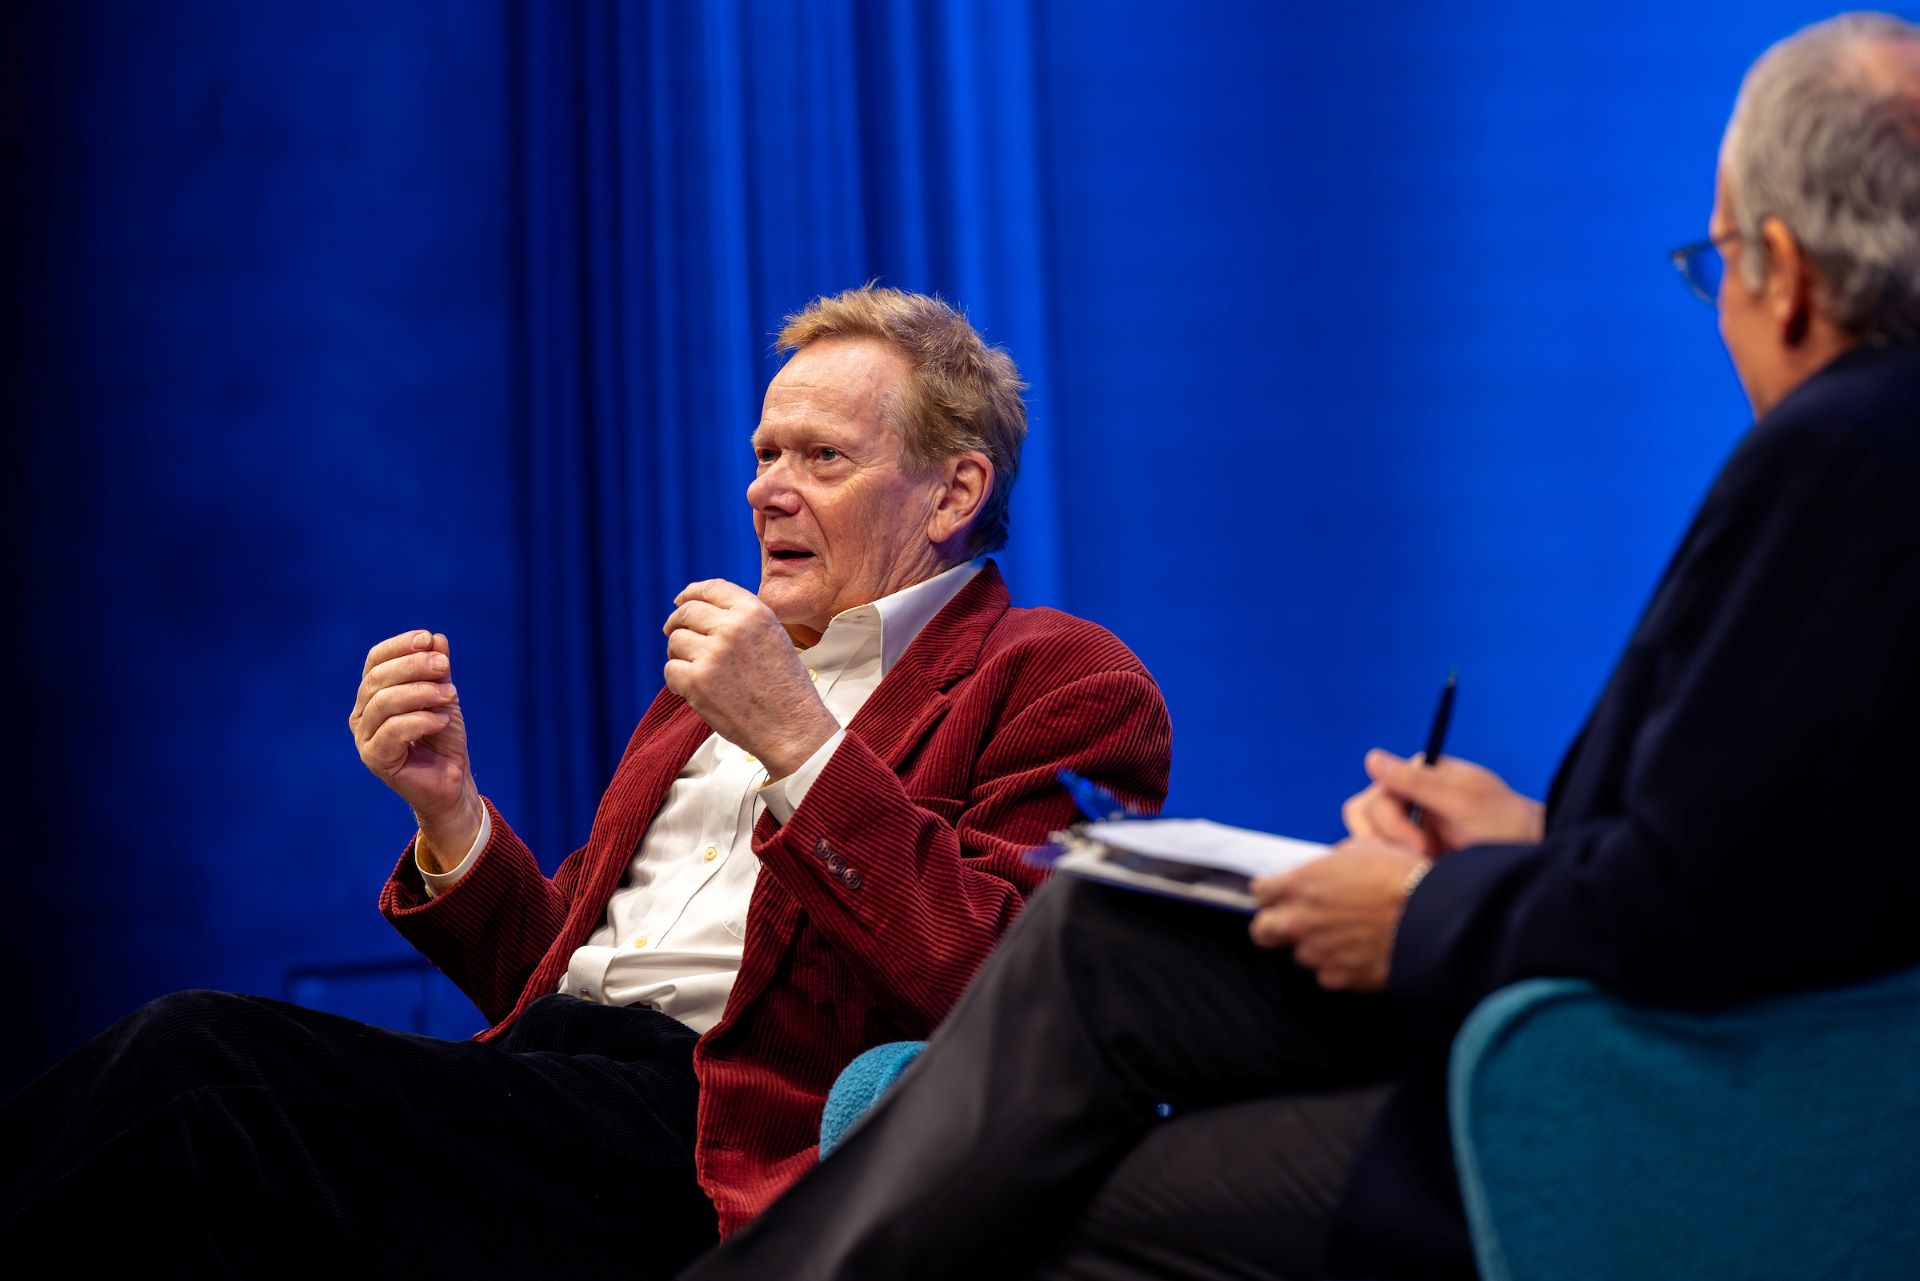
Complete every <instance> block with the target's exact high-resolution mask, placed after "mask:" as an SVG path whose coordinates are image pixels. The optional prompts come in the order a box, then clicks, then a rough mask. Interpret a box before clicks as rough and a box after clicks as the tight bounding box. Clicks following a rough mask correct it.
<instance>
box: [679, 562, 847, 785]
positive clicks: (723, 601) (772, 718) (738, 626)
mask: <svg viewBox="0 0 1920 1281" xmlns="http://www.w3.org/2000/svg"><path fill="white" fill-rule="evenodd" d="M673 603H674V605H675V606H676V607H677V608H675V610H674V611H673V613H672V614H670V615H668V616H667V621H666V622H665V623H664V624H663V625H662V626H661V628H660V630H661V631H663V632H665V633H666V634H667V667H666V679H667V688H668V689H670V690H672V691H673V692H674V693H676V694H678V695H679V696H680V697H682V698H684V699H686V700H687V702H688V703H690V704H691V705H692V706H693V710H694V711H696V712H698V713H699V714H700V719H701V720H703V721H705V722H706V723H707V724H708V726H709V727H711V728H712V729H713V731H714V732H715V733H716V734H718V735H720V737H722V738H724V739H726V740H727V741H728V742H729V743H732V744H734V745H735V746H737V747H740V748H743V749H745V750H746V751H748V752H751V753H752V754H753V755H755V756H757V757H759V758H760V759H761V760H762V761H764V762H765V763H766V766H767V773H768V775H769V776H770V777H772V778H776V779H779V778H785V777H786V776H787V775H789V774H791V773H793V772H794V771H795V770H797V769H799V768H800V767H801V766H802V765H804V764H806V762H807V758H808V757H810V756H812V755H813V754H814V752H816V751H818V750H819V748H820V745H821V744H823V743H825V742H826V741H827V740H828V739H830V738H832V737H833V736H834V735H835V734H836V733H838V732H839V730H840V723H839V722H838V721H836V720H834V718H833V713H832V712H829V711H828V710H827V706H826V704H825V703H823V702H821V701H820V695H819V693H818V692H817V691H816V690H815V689H814V688H813V682H812V681H811V680H809V679H808V677H807V669H806V668H805V667H804V666H803V665H802V664H801V662H800V657H799V655H798V654H796V653H795V652H794V648H793V640H792V638H791V637H789V636H788V635H787V632H786V629H785V628H784V627H782V626H781V625H780V620H779V619H777V618H775V617H774V615H773V611H772V610H771V609H769V608H767V604H766V602H765V601H763V600H761V599H760V598H759V597H758V596H755V595H754V594H753V593H752V592H750V591H748V590H747V589H746V588H744V587H741V586H739V585H738V584H735V583H729V582H727V581H726V580H725V579H723V578H709V579H706V580H705V581H703V582H698V583H689V584H687V586H686V588H685V589H684V590H683V591H682V592H681V593H680V594H679V595H678V596H676V597H674V598H673Z"/></svg>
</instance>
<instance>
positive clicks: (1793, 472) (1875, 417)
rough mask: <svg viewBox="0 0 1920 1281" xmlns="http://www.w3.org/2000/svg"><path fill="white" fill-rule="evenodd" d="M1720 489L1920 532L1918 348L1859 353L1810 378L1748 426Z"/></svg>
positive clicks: (1733, 495)
mask: <svg viewBox="0 0 1920 1281" xmlns="http://www.w3.org/2000/svg"><path fill="white" fill-rule="evenodd" d="M1723 482H1724V488H1725V490H1726V491H1727V496H1728V497H1731V498H1737V499H1749V500H1753V501H1758V502H1762V503H1764V504H1766V505H1767V506H1769V507H1772V508H1777V509H1780V510H1791V509H1793V508H1794V507H1795V506H1797V505H1802V504H1804V505H1809V506H1812V507H1821V508H1825V507H1833V508H1836V509H1838V510H1843V511H1845V512H1846V513H1847V514H1848V517H1849V519H1850V521H1851V522H1853V523H1872V524H1878V525H1882V526H1884V527H1886V528H1887V531H1888V532H1893V531H1894V530H1899V531H1901V532H1904V533H1913V532H1917V531H1920V504H1915V503H1914V502H1913V501H1912V495H1913V494H1914V493H1915V492H1917V491H1920V347H1903V348H1874V349H1864V350H1856V351H1853V352H1849V353H1847V354H1846V355H1844V356H1842V357H1840V358H1839V359H1838V360H1836V361H1835V362H1834V363H1833V364H1831V365H1829V366H1828V367H1827V368H1826V369H1823V370H1822V371H1820V372H1819V373H1817V374H1815V375H1814V376H1813V377H1812V378H1810V379H1808V380H1807V381H1806V382H1805V383H1804V384H1802V385H1801V386H1800V387H1798V388H1796V389H1795V390H1794V391H1793V392H1792V393H1791V394H1789V395H1788V396H1787V397H1786V398H1785V399H1784V400H1782V401H1781V402H1780V403H1779V404H1778V405H1777V406H1775V407H1774V409H1773V410H1772V412H1770V413H1768V414H1766V415H1765V416H1764V417H1762V418H1761V419H1760V421H1759V422H1757V423H1755V424H1754V427H1753V430H1752V431H1751V432H1749V433H1748V434H1747V437H1746V438H1745V439H1744V440H1742V441H1741V442H1740V444H1739V445H1738V446H1737V447H1736V448H1735V450H1734V452H1733V456H1732V457H1731V458H1729V460H1728V464H1727V468H1726V471H1725V474H1724V476H1723Z"/></svg>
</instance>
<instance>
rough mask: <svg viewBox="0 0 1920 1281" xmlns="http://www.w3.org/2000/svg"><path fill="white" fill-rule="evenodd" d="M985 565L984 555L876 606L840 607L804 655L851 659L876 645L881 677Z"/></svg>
mask: <svg viewBox="0 0 1920 1281" xmlns="http://www.w3.org/2000/svg"><path fill="white" fill-rule="evenodd" d="M984 563H985V560H984V558H976V559H974V560H970V561H965V562H963V563H961V564H959V565H955V566H954V567H953V568H952V569H949V570H945V571H943V572H941V573H938V574H935V575H934V576H933V577H932V578H926V579H922V580H921V581H919V582H917V583H915V584H914V585H913V586H911V587H903V588H901V589H900V590H899V591H897V592H894V593H893V594H892V595H890V596H882V597H881V598H880V599H879V600H877V601H874V602H873V603H872V604H868V605H856V606H854V607H853V608H852V609H847V610H842V611H841V612H839V613H838V614H835V615H834V616H833V620H832V621H831V622H829V623H828V624H827V630H826V631H825V632H822V633H821V635H820V639H819V640H818V641H816V642H815V643H814V644H813V646H812V648H810V649H808V650H806V651H804V653H805V654H806V655H807V656H808V657H809V658H810V659H814V660H824V661H835V660H838V661H851V660H853V659H854V658H855V657H857V656H859V655H861V654H863V653H866V652H868V651H869V650H871V649H872V648H874V647H875V646H876V645H877V647H878V649H879V652H880V675H881V676H883V677H884V676H885V675H886V674H887V673H888V672H890V671H892V670H893V665H894V664H895V663H897V662H899V661H900V656H901V655H902V654H904V653H906V652H907V646H909V645H911V644H913V638H914V637H916V636H918V635H919V634H920V631H921V629H922V628H924V627H925V626H926V625H927V624H928V623H930V622H932V621H933V616H934V615H935V614H938V613H939V612H940V611H941V610H942V609H944V608H946V605H947V602H948V601H950V600H952V599H953V598H954V597H955V596H957V595H959V593H960V589H961V588H962V587H965V586H966V585H967V584H968V583H969V582H971V581H973V576H974V575H975V574H977V573H979V572H980V567H981V566H982V565H983V564H984Z"/></svg>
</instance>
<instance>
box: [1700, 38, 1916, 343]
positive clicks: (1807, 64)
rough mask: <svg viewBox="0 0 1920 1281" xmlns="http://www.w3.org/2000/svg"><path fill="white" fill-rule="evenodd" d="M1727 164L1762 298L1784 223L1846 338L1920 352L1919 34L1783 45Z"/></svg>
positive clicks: (1753, 280)
mask: <svg viewBox="0 0 1920 1281" xmlns="http://www.w3.org/2000/svg"><path fill="white" fill-rule="evenodd" d="M1720 156H1721V161H1722V163H1723V165H1724V166H1725V169H1726V175H1727V189H1728V196H1729V197H1730V199H1731V201H1732V204H1733V215H1734V219H1735V226H1736V228H1737V229H1738V231H1739V233H1740V239H1741V251H1740V257H1739V263H1740V271H1741V274H1742V275H1743V276H1745V278H1746V282H1747V285H1748V287H1749V288H1752V289H1758V288H1759V287H1760V284H1761V281H1762V280H1763V279H1764V277H1765V273H1766V247H1765V244H1764V242H1763V241H1762V240H1761V239H1760V224H1761V223H1762V222H1763V221H1765V220H1766V219H1767V218H1770V217H1772V218H1778V219H1780V221H1781V222H1783V223H1785V224H1786V226H1787V228H1788V230H1790V231H1792V232H1793V235H1794V239H1795V240H1797V241H1798V242H1799V244H1800V247H1801V249H1802V251H1804V252H1805V254H1806V255H1807V257H1808V259H1809V260H1811V262H1812V263H1813V266H1814V268H1815V270H1817V271H1818V272H1819V275H1820V279H1821V281H1822V284H1823V291H1822V294H1821V295H1820V298H1819V301H1820V302H1821V303H1822V305H1823V309H1824V310H1825V311H1826V312H1827V314H1828V315H1829V316H1830V317H1831V318H1832V320H1833V321H1834V323H1835V324H1837V325H1839V326H1840V327H1841V328H1842V329H1844V330H1845V331H1847V332H1848V333H1849V334H1851V335H1853V336H1854V337H1856V338H1859V339H1862V340H1865V341H1885V340H1889V339H1912V338H1920V27H1916V26H1913V25H1912V24H1910V23H1906V22H1902V21H1901V20H1900V19H1898V18H1894V17H1890V16H1888V15H1886V14H1881V13H1846V14H1841V15H1840V16H1839V17H1837V18H1829V19H1827V20H1826V21H1825V22H1821V23H1816V24H1815V25H1813V26H1811V27H1808V28H1806V29H1805V30H1803V31H1801V32H1799V33H1797V34H1795V35H1792V36H1789V37H1788V38H1787V39H1785V40H1782V41H1781V42H1780V43H1779V44H1777V45H1775V46H1773V48H1771V49H1769V50H1767V52H1766V53H1765V54H1764V55H1763V56H1762V57H1761V59H1760V61H1758V62H1756V63H1754V64H1753V68H1752V70H1750V71H1748V72H1747V76H1746V79H1745V80H1744V81H1743V82H1742V83H1741V86H1740V97H1739V99H1738V100H1737V101H1736V102H1735V103H1734V107H1733V119H1732V122H1731V123H1729V124H1728V125H1727V136H1726V141H1725V142H1724V143H1723V144H1722V147H1721V152H1720Z"/></svg>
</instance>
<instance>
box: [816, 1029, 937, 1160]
mask: <svg viewBox="0 0 1920 1281" xmlns="http://www.w3.org/2000/svg"><path fill="white" fill-rule="evenodd" d="M926 1045H927V1043H926V1042H925V1041H889V1042H888V1043H887V1044H885V1045H876V1046H874V1047H873V1048H872V1049H871V1050H867V1051H866V1052H864V1053H863V1054H861V1055H860V1056H859V1057H858V1058H856V1059H854V1061H853V1062H851V1063H849V1064H847V1066H846V1069H845V1070H844V1071H842V1072H841V1073H840V1076H839V1079H838V1080H836V1081H834V1083H833V1089H832V1090H830V1091H828V1093H827V1109H826V1111H825V1112H823V1113H822V1114H821V1116H820V1155H821V1156H823V1157H824V1156H826V1155H827V1153H829V1152H831V1151H833V1150H834V1149H835V1148H837V1147H839V1146H840V1141H841V1140H842V1139H844V1138H846V1137H847V1131H848V1130H850V1129H852V1128H853V1123H854V1122H855V1121H858V1120H859V1119H860V1118H861V1117H862V1116H864V1115H865V1114H866V1111H867V1109H868V1108H870V1107H872V1106H873V1105H874V1104H875V1103H876V1102H878V1101H879V1099H880V1096H881V1095H882V1094H884V1093H886V1089H887V1087H888V1086H889V1085H892V1084H893V1081H894V1078H895V1077H897V1076H899V1075H900V1074H901V1073H902V1072H904V1071H905V1070H906V1067H907V1064H909V1063H911V1062H913V1061H914V1059H916V1058H918V1057H919V1055H920V1051H921V1050H923V1049H925V1048H926Z"/></svg>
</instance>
